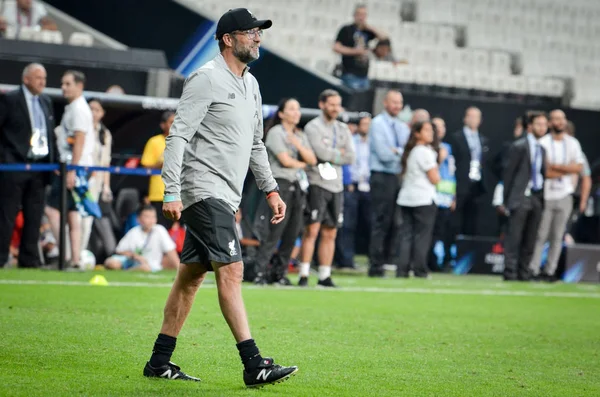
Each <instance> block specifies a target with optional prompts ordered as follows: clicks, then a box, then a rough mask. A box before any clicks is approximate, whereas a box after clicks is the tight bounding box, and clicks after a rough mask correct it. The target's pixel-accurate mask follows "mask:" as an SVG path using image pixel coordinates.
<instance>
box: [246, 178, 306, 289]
mask: <svg viewBox="0 0 600 397" xmlns="http://www.w3.org/2000/svg"><path fill="white" fill-rule="evenodd" d="M277 183H278V184H279V194H280V195H281V199H282V200H283V202H284V203H285V204H286V205H287V210H286V215H285V218H284V219H283V221H281V223H278V224H276V225H274V224H272V223H271V222H270V220H269V219H267V222H269V228H268V235H267V238H266V239H264V240H263V241H261V243H260V248H259V249H258V253H257V255H256V263H257V267H258V272H259V273H261V274H262V275H264V276H265V277H266V278H267V280H268V281H277V280H279V279H280V278H282V277H284V276H286V274H287V267H288V263H289V262H290V257H291V255H292V251H293V249H294V246H295V243H296V239H297V238H298V236H299V235H300V232H301V231H302V227H303V225H304V209H305V207H306V194H305V193H304V192H303V191H302V190H301V189H300V186H299V185H298V184H297V183H295V182H293V183H292V182H290V181H288V180H286V179H277ZM280 241H281V243H280ZM277 244H279V248H277ZM276 249H277V254H276V256H275V257H273V254H274V253H275V250H276ZM271 258H273V261H272V263H271V264H272V266H271V268H270V271H267V270H268V265H269V262H270V261H271Z"/></svg>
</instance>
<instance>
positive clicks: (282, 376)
mask: <svg viewBox="0 0 600 397" xmlns="http://www.w3.org/2000/svg"><path fill="white" fill-rule="evenodd" d="M296 372H298V367H296V366H293V367H282V366H281V365H277V364H275V363H274V362H273V359H272V358H263V359H262V360H261V362H260V364H258V367H256V369H254V370H253V371H251V372H246V371H244V383H245V384H246V386H247V387H262V386H264V385H273V384H275V383H279V382H283V381H285V380H287V379H288V378H289V377H290V376H292V375H294V374H295V373H296Z"/></svg>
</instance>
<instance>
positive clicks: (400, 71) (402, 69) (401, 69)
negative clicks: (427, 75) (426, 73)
mask: <svg viewBox="0 0 600 397" xmlns="http://www.w3.org/2000/svg"><path fill="white" fill-rule="evenodd" d="M395 68H396V81H398V82H401V83H414V82H415V73H414V70H413V68H412V67H411V66H410V65H397V66H396V67H395Z"/></svg>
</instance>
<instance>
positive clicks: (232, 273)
mask: <svg viewBox="0 0 600 397" xmlns="http://www.w3.org/2000/svg"><path fill="white" fill-rule="evenodd" d="M213 267H214V268H215V272H216V274H217V282H218V283H236V284H237V283H239V284H241V283H242V281H243V279H244V263H243V262H234V263H229V264H224V263H216V262H214V263H213Z"/></svg>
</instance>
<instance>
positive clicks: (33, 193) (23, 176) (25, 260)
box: [0, 172, 48, 267]
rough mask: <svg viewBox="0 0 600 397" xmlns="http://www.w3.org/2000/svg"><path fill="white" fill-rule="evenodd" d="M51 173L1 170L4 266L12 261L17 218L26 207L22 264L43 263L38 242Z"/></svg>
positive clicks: (0, 223)
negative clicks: (12, 241)
mask: <svg viewBox="0 0 600 397" xmlns="http://www.w3.org/2000/svg"><path fill="white" fill-rule="evenodd" d="M47 178H48V176H47V175H45V174H44V173H41V172H26V173H11V172H4V173H0V267H1V266H4V265H5V264H6V262H7V261H8V255H9V249H10V239H11V237H12V233H13V229H14V227H15V218H16V217H17V214H18V213H19V210H20V209H22V210H23V219H24V225H23V234H22V236H21V245H20V247H19V260H18V265H19V267H39V266H41V265H42V262H41V260H40V252H39V249H38V242H39V239H40V223H41V221H42V215H43V213H44V204H45V188H46V184H47V180H48V179H47Z"/></svg>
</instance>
